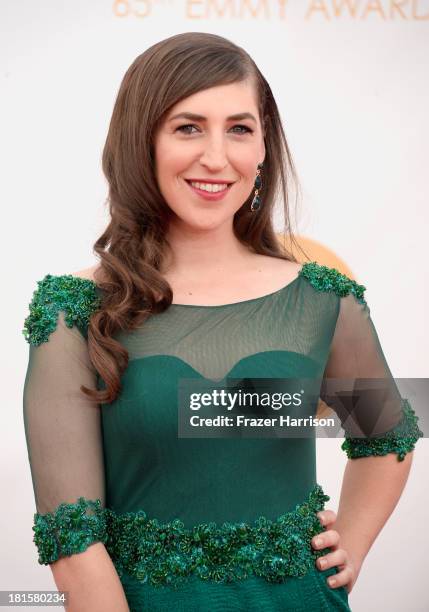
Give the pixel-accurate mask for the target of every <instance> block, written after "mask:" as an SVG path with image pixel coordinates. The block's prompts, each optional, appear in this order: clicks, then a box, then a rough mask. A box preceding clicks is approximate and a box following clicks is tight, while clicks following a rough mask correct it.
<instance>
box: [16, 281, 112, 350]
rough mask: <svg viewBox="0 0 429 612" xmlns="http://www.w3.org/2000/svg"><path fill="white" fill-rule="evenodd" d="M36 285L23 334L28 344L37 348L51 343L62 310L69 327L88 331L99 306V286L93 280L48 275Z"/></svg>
mask: <svg viewBox="0 0 429 612" xmlns="http://www.w3.org/2000/svg"><path fill="white" fill-rule="evenodd" d="M37 285H38V289H36V290H35V291H34V293H33V298H32V301H31V303H30V305H29V309H30V314H29V315H28V317H27V318H26V319H25V322H24V329H23V330H22V333H23V334H24V336H25V339H26V340H27V342H28V343H29V344H33V345H34V346H38V345H39V344H41V343H42V342H47V341H48V339H49V336H50V334H51V333H52V332H53V331H54V330H55V328H56V326H57V321H58V312H59V311H60V310H64V312H65V322H66V325H67V327H73V325H76V326H77V327H78V328H79V329H81V330H85V329H87V327H88V323H89V317H90V316H91V314H93V312H95V310H97V308H99V306H100V297H99V296H98V294H97V290H96V284H95V283H94V282H93V281H92V280H91V279H87V278H80V277H77V276H72V275H71V274H64V275H62V276H53V275H52V274H47V275H46V276H45V277H44V278H43V279H42V280H41V281H37Z"/></svg>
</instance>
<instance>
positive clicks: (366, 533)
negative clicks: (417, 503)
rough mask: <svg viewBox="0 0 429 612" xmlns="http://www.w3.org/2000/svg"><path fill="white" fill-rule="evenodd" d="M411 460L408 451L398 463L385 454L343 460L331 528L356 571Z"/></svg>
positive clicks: (393, 503) (403, 481) (398, 493)
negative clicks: (333, 521)
mask: <svg viewBox="0 0 429 612" xmlns="http://www.w3.org/2000/svg"><path fill="white" fill-rule="evenodd" d="M412 457H413V452H410V453H408V454H407V456H406V457H405V459H404V461H401V462H399V463H398V460H397V458H396V456H395V455H394V454H392V453H389V454H387V455H385V456H383V457H377V456H372V457H362V458H359V459H357V460H355V459H349V460H348V461H347V464H346V468H345V471H344V477H343V483H342V487H341V495H340V502H339V505H338V512H337V520H336V521H335V523H334V525H333V529H335V530H336V531H338V533H339V534H340V540H341V547H342V548H344V549H345V550H346V551H347V552H348V554H349V556H350V557H351V558H352V559H353V561H354V563H355V564H356V566H357V568H360V567H361V566H362V564H363V561H364V559H365V557H366V555H367V554H368V552H369V550H370V548H371V546H372V545H373V543H374V541H375V540H376V538H377V536H378V534H379V533H380V532H381V530H382V529H383V527H384V525H385V524H386V522H387V520H388V518H389V517H390V515H391V514H392V512H393V510H394V509H395V507H396V505H397V503H398V501H399V499H400V497H401V494H402V491H403V490H404V487H405V484H406V482H407V479H408V474H409V472H410V469H411V464H412Z"/></svg>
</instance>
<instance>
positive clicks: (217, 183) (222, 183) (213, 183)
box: [185, 179, 234, 187]
mask: <svg viewBox="0 0 429 612" xmlns="http://www.w3.org/2000/svg"><path fill="white" fill-rule="evenodd" d="M185 181H186V182H187V183H188V185H190V184H191V183H207V184H209V185H226V186H227V187H231V185H233V184H234V183H225V181H218V182H217V181H194V180H190V179H185Z"/></svg>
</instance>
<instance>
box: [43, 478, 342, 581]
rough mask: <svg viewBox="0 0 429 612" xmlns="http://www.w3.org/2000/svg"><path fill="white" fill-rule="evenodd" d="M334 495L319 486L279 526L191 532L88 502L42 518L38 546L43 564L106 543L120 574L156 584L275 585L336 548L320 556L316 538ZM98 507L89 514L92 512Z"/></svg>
mask: <svg viewBox="0 0 429 612" xmlns="http://www.w3.org/2000/svg"><path fill="white" fill-rule="evenodd" d="M329 499H330V497H329V496H328V495H325V493H324V492H323V490H322V487H321V486H320V485H318V484H316V485H315V486H314V487H313V489H312V490H311V491H310V493H309V496H308V498H307V501H305V502H303V503H301V504H297V505H296V506H295V509H294V510H293V511H291V512H286V513H285V514H282V515H281V516H279V517H278V518H276V519H275V520H269V519H268V518H266V517H264V516H260V517H259V518H258V519H256V520H255V521H254V523H253V524H251V523H230V522H224V523H223V524H222V525H220V526H219V525H217V524H216V523H214V522H210V523H200V524H198V525H196V526H194V527H192V528H185V527H184V524H183V522H182V521H180V520H179V519H177V518H176V519H174V520H173V521H171V522H168V523H160V522H159V521H158V520H157V519H149V518H147V515H146V513H145V512H144V511H143V510H139V511H137V512H126V513H123V514H117V513H116V512H114V511H113V510H111V509H109V508H104V509H100V505H99V500H97V501H95V502H93V501H89V500H85V499H84V498H82V497H80V498H79V501H78V503H77V504H61V505H60V506H59V507H58V509H57V511H56V512H55V513H54V514H48V515H43V516H41V515H38V514H36V515H35V518H36V527H35V528H33V529H35V531H36V536H37V537H35V539H34V541H35V542H36V544H37V546H38V547H39V554H40V557H39V563H43V564H48V563H52V562H53V561H54V560H56V559H57V558H59V556H60V555H67V554H72V553H73V552H82V551H83V550H84V549H85V547H86V546H88V545H89V544H90V543H91V542H93V541H95V539H96V538H98V539H99V540H100V541H102V542H103V543H104V544H105V546H106V550H107V551H108V553H109V555H110V557H111V559H112V561H113V563H114V565H115V568H116V570H117V572H118V575H119V576H120V577H121V576H123V574H124V573H128V574H129V575H131V576H133V577H135V578H137V579H138V580H139V581H142V582H149V583H150V584H152V585H154V586H162V585H164V586H166V585H168V586H173V587H175V586H177V585H178V584H179V583H180V582H182V581H183V580H184V579H186V578H187V577H189V576H192V575H193V576H198V577H199V578H200V579H202V580H210V581H214V582H232V581H237V580H243V579H245V578H247V577H249V576H250V575H255V576H260V577H263V578H265V580H267V581H268V582H277V583H279V582H284V581H285V579H286V578H287V576H298V577H299V576H304V575H305V574H306V573H307V572H308V571H309V570H310V569H311V568H312V567H314V564H315V561H316V559H317V558H319V557H320V556H323V555H324V554H326V552H329V549H326V548H325V549H321V550H315V549H313V547H312V545H311V539H312V538H313V537H314V536H315V535H317V534H319V533H321V532H323V531H324V530H325V528H324V527H323V525H321V523H320V521H319V518H318V517H317V514H316V513H317V512H320V511H321V510H324V503H325V501H328V500H329ZM86 506H88V507H91V508H95V510H96V513H95V516H86V515H85V507H86Z"/></svg>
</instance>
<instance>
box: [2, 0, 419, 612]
mask: <svg viewBox="0 0 429 612" xmlns="http://www.w3.org/2000/svg"><path fill="white" fill-rule="evenodd" d="M334 6H337V8H338V9H339V10H337V11H336V12H335V11H334V8H333V7H334ZM395 6H396V8H395ZM340 7H342V9H341V10H340ZM0 14H1V25H0V29H1V40H0V44H1V51H2V53H1V59H0V62H1V84H2V92H1V98H0V99H1V101H0V104H1V106H2V108H1V113H0V122H1V145H0V146H1V149H0V154H1V167H2V170H3V171H4V172H2V175H3V176H2V181H1V188H2V194H1V201H2V205H3V214H4V216H5V218H6V223H5V224H4V225H3V232H2V240H1V251H2V253H1V261H2V278H3V287H2V289H3V313H4V316H3V323H4V325H3V331H4V337H3V338H4V345H3V346H4V349H5V350H4V351H3V354H2V372H3V374H4V377H3V381H4V383H3V395H4V399H3V410H2V411H1V419H2V421H1V425H2V432H3V443H2V445H1V448H0V460H1V465H2V468H1V483H2V490H3V503H2V511H1V525H0V529H1V533H2V546H1V553H0V555H1V568H0V589H3V590H31V589H37V590H42V589H55V588H56V587H55V583H54V581H53V579H52V575H51V571H50V569H49V568H48V567H45V566H40V565H38V563H37V551H36V547H35V545H34V544H33V542H32V536H33V532H32V530H31V527H32V520H33V513H34V511H35V507H34V500H33V492H32V486H31V477H30V471H29V466H28V460H27V456H26V447H25V437H24V430H23V420H22V388H23V383H24V376H25V369H26V365H27V354H28V345H27V343H26V342H25V339H24V337H23V335H22V331H21V330H22V328H23V322H24V319H25V317H26V316H27V311H28V304H29V301H30V299H31V296H32V292H33V291H34V289H35V288H36V281H37V280H40V279H41V278H43V276H44V275H45V274H47V273H51V274H65V273H69V272H72V271H76V270H79V269H82V268H85V267H88V266H90V265H92V264H93V263H95V261H96V260H95V259H94V257H93V255H92V244H93V243H94V241H95V239H96V238H97V237H98V236H99V234H100V233H101V231H102V229H103V228H104V225H105V223H106V217H105V213H104V206H103V202H104V199H105V197H106V195H107V187H106V182H105V180H104V177H103V175H102V172H101V151H102V147H103V144H104V139H105V137H106V134H107V129H108V123H109V120H110V115H111V112H112V108H113V103H114V100H115V97H116V93H117V90H118V87H119V84H120V81H121V79H122V77H123V75H124V73H125V71H126V69H127V68H128V66H129V65H130V64H131V62H132V61H133V60H134V59H135V57H136V56H137V55H139V54H140V53H142V52H143V51H144V50H145V49H146V48H147V47H149V46H150V45H152V44H153V43H155V42H157V41H158V40H160V39H163V38H166V37H168V36H171V35H173V34H177V33H179V32H186V31H190V30H198V31H207V32H213V33H216V34H220V35H222V36H225V37H227V38H229V39H231V40H232V41H233V42H235V43H237V44H239V45H241V46H243V47H244V48H245V49H246V50H247V51H248V52H249V53H250V55H251V56H252V57H253V59H254V60H255V61H256V63H257V64H258V66H259V68H260V70H261V71H262V72H263V74H264V75H265V77H266V78H267V80H268V82H269V83H270V85H271V88H272V90H273V93H274V96H275V97H276V100H277V103H278V106H279V108H280V112H281V115H282V119H283V121H284V127H285V132H286V136H287V138H288V143H289V145H290V148H291V150H292V155H293V157H294V160H295V163H296V166H297V170H298V173H299V176H300V180H301V185H302V188H303V201H302V206H301V209H300V214H299V217H298V218H297V228H298V234H299V235H300V236H303V237H305V238H306V239H307V240H310V241H311V240H315V241H317V242H319V243H321V244H322V245H324V246H325V247H327V248H329V249H331V250H333V251H334V252H335V253H336V254H337V255H338V257H340V258H341V259H342V260H344V261H345V262H346V263H347V265H348V266H349V267H350V269H351V270H352V271H353V274H354V275H355V277H356V279H357V280H358V282H361V283H363V284H364V285H365V286H366V288H367V291H366V299H367V301H368V304H369V306H370V308H371V316H372V319H373V321H374V324H375V326H376V328H377V331H378V334H379V337H380V340H381V343H382V347H383V350H384V353H385V355H386V358H387V361H388V363H389V365H390V369H391V371H392V373H393V375H394V376H396V377H428V376H429V372H428V359H427V347H428V327H427V324H426V321H427V317H425V314H426V313H427V312H428V311H429V308H428V306H429V304H428V302H429V300H428V289H427V286H428V280H429V279H428V273H427V270H428V256H427V250H426V244H425V243H426V240H425V239H426V237H427V230H428V227H429V226H428V204H429V198H428V196H429V187H428V171H427V163H428V159H429V146H428V142H429V119H428V108H429V82H428V74H429V0H426V1H423V0H421V1H420V2H419V1H417V0H414V2H412V1H402V2H396V3H394V2H388V1H387V0H385V1H381V0H380V1H379V2H374V1H372V2H366V1H360V2H359V1H358V0H355V1H354V0H350V1H349V2H341V1H340V0H337V2H334V1H333V0H332V1H331V2H328V1H326V2H310V1H308V2H306V1H303V2H301V1H298V0H295V1H292V0H283V1H282V0H278V1H277V2H276V1H274V0H272V1H269V0H265V2H264V1H263V0H260V2H257V1H256V0H254V1H253V2H251V1H250V0H248V1H246V0H231V1H230V2H228V1H225V0H211V1H210V0H193V1H191V0H189V1H188V2H186V1H185V0H176V2H173V1H169V2H166V1H162V0H158V1H157V0H153V1H152V2H150V1H149V0H147V1H146V2H145V1H142V0H133V1H131V0H130V1H129V2H107V1H106V0H92V2H87V1H85V0H75V1H74V2H61V1H58V0H45V1H44V2H37V3H36V2H32V1H30V0H19V1H17V2H8V3H6V2H2V3H1V6H0ZM277 229H278V231H281V230H282V227H281V225H279V226H278V228H277ZM340 444H341V440H339V439H338V440H332V439H324V440H322V439H318V441H317V450H318V457H317V459H318V482H319V483H320V484H322V486H323V488H324V490H325V491H326V492H327V493H328V494H329V495H330V496H331V500H330V502H328V503H327V507H328V508H332V509H333V510H336V509H337V506H338V499H339V492H340V486H341V476H342V472H343V469H344V466H345V463H346V459H347V458H346V455H345V453H344V452H343V451H342V450H341V449H340ZM428 459H429V450H428V441H427V439H424V440H420V441H419V442H418V445H417V446H416V451H415V456H414V462H413V467H412V470H411V474H410V477H409V480H408V482H407V485H406V488H405V490H404V493H403V495H402V497H401V499H400V501H399V504H398V505H397V507H396V509H395V511H394V513H393V515H392V516H391V518H390V519H389V521H388V522H387V524H386V526H385V527H384V529H383V531H382V532H381V534H380V535H379V537H378V538H377V540H376V542H375V543H374V545H373V547H372V549H371V551H370V553H369V554H368V556H367V558H366V561H365V564H364V566H363V569H362V571H361V574H360V576H359V579H358V582H357V584H356V586H355V588H354V590H353V592H352V593H351V595H350V605H351V608H352V610H353V611H354V612H373V611H374V612H380V611H381V610H388V611H389V612H403V610H407V612H423V611H424V610H428V609H429V592H428V589H427V585H426V584H425V578H426V576H427V552H426V551H427V550H428V544H429V536H428V530H427V508H428V503H429V486H428V477H427V465H428Z"/></svg>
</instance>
